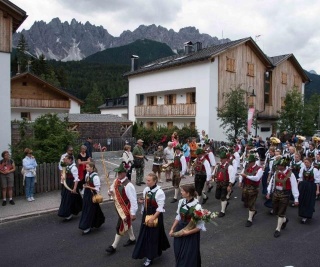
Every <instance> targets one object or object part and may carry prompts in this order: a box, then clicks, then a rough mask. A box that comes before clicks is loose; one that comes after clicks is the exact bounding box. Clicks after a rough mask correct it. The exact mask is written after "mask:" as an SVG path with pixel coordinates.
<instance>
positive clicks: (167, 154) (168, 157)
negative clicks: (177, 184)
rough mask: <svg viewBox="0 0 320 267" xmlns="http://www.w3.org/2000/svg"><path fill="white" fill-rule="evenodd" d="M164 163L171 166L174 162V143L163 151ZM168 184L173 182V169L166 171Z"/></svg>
mask: <svg viewBox="0 0 320 267" xmlns="http://www.w3.org/2000/svg"><path fill="white" fill-rule="evenodd" d="M163 156H164V161H165V162H166V164H171V163H172V162H173V157H174V150H173V143H172V142H168V146H167V147H166V148H165V149H164V151H163ZM165 175H166V182H170V181H172V179H171V167H168V168H167V169H166V174H165Z"/></svg>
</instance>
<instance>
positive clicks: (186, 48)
mask: <svg viewBox="0 0 320 267" xmlns="http://www.w3.org/2000/svg"><path fill="white" fill-rule="evenodd" d="M192 48H193V44H192V42H191V41H189V42H185V43H184V53H185V54H186V55H188V54H190V53H192Z"/></svg>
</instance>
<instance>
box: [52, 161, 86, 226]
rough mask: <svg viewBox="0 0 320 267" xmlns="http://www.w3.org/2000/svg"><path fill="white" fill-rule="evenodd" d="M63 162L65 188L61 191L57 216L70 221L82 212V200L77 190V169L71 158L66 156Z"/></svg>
mask: <svg viewBox="0 0 320 267" xmlns="http://www.w3.org/2000/svg"><path fill="white" fill-rule="evenodd" d="M64 162H65V163H66V164H67V167H66V177H62V176H63V174H62V175H61V179H65V180H66V181H65V182H66V186H64V187H63V188H62V191H61V203H60V207H59V211H58V216H60V217H64V219H65V221H69V220H71V218H72V216H73V215H77V214H78V213H79V212H80V211H81V210H82V198H81V195H80V192H79V189H78V182H79V175H78V168H77V167H76V164H75V163H73V162H74V158H73V156H70V155H68V156H66V157H65V158H64Z"/></svg>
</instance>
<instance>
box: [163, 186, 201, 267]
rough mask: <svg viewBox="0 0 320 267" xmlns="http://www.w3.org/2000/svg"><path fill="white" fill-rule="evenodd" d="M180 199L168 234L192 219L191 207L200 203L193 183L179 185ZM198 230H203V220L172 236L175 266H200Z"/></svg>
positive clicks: (178, 229) (182, 227)
mask: <svg viewBox="0 0 320 267" xmlns="http://www.w3.org/2000/svg"><path fill="white" fill-rule="evenodd" d="M180 189H181V195H182V197H183V198H182V199H181V200H180V201H179V204H178V209H177V216H176V218H175V221H174V223H173V225H172V227H171V230H170V233H169V235H170V236H173V233H174V232H177V231H180V230H182V229H184V228H185V227H186V226H187V225H188V224H189V223H190V221H191V219H192V211H193V209H192V207H195V206H196V205H198V206H199V207H201V206H200V204H199V203H198V200H197V197H196V195H197V193H196V191H195V187H194V185H182V186H180ZM200 230H203V231H205V230H206V228H205V225H204V222H203V221H199V222H197V224H196V226H195V228H193V229H191V230H187V229H185V230H183V231H182V232H183V233H182V236H180V237H174V241H173V246H174V255H175V259H176V267H200V266H201V255H200Z"/></svg>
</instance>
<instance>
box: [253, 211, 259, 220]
mask: <svg viewBox="0 0 320 267" xmlns="http://www.w3.org/2000/svg"><path fill="white" fill-rule="evenodd" d="M257 213H258V212H257V211H255V212H254V214H253V216H252V220H253V218H254V216H256V215H257Z"/></svg>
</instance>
